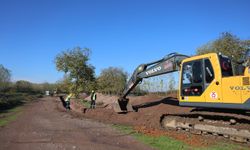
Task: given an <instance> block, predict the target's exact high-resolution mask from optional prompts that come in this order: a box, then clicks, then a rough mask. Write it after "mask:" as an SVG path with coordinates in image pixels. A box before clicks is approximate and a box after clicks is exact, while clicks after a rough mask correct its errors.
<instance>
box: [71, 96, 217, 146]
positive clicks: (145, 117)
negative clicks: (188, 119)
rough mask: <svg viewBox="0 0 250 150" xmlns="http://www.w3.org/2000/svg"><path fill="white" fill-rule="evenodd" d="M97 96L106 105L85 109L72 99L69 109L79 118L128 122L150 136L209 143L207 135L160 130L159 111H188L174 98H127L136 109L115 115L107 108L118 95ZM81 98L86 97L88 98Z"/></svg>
mask: <svg viewBox="0 0 250 150" xmlns="http://www.w3.org/2000/svg"><path fill="white" fill-rule="evenodd" d="M97 97H98V99H97V102H103V106H105V105H106V104H108V107H97V108H96V109H88V108H85V107H84V106H82V105H79V103H76V102H75V101H72V109H73V110H74V111H76V112H78V115H80V116H82V117H86V118H91V119H95V120H99V121H101V122H105V123H112V124H121V125H131V126H134V128H135V130H137V131H138V132H141V133H145V134H149V135H153V136H161V135H167V136H170V137H172V138H175V139H178V140H181V141H184V142H185V143H187V144H191V145H194V146H207V145H208V144H211V143H213V139H212V138H211V139H210V140H208V139H207V137H200V136H196V135H192V134H185V133H184V134H183V133H179V132H176V131H171V130H170V131H166V130H164V129H162V127H161V125H160V119H161V117H162V116H163V114H168V113H187V112H189V111H190V110H191V108H183V107H179V106H178V101H177V100H176V99H173V98H170V97H169V98H163V97H160V96H155V95H149V96H137V97H129V99H130V102H131V103H132V105H133V106H135V107H136V108H137V112H130V113H127V114H117V113H116V112H114V111H113V109H110V108H111V107H110V106H111V105H110V104H112V103H113V102H114V101H115V100H117V98H118V97H116V96H111V97H110V96H106V95H102V94H98V96H97ZM85 99H87V100H90V98H89V97H88V98H85ZM106 106H107V105H106Z"/></svg>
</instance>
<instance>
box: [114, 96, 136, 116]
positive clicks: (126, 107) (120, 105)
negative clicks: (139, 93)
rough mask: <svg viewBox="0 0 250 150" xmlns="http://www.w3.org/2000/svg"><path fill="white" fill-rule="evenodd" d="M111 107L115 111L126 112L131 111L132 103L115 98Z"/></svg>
mask: <svg viewBox="0 0 250 150" xmlns="http://www.w3.org/2000/svg"><path fill="white" fill-rule="evenodd" d="M113 109H114V111H115V112H117V113H126V112H131V111H134V109H133V107H132V105H131V104H130V103H129V100H128V99H127V100H125V101H124V100H120V99H119V100H117V101H116V102H115V103H114V104H113Z"/></svg>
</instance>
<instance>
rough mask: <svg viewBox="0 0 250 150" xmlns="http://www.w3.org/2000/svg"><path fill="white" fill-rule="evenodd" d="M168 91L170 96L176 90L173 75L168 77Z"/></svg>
mask: <svg viewBox="0 0 250 150" xmlns="http://www.w3.org/2000/svg"><path fill="white" fill-rule="evenodd" d="M168 90H169V91H170V94H172V93H173V91H174V90H175V79H174V77H173V74H169V75H168Z"/></svg>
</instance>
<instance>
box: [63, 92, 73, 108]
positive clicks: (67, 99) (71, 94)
mask: <svg viewBox="0 0 250 150" xmlns="http://www.w3.org/2000/svg"><path fill="white" fill-rule="evenodd" d="M72 97H73V93H70V94H69V95H68V96H67V98H66V100H65V102H66V109H68V110H70V99H71V98H72Z"/></svg>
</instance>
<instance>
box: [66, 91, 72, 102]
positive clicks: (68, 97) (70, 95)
mask: <svg viewBox="0 0 250 150" xmlns="http://www.w3.org/2000/svg"><path fill="white" fill-rule="evenodd" d="M72 96H73V94H72V93H71V94H69V95H68V96H67V98H66V100H65V101H66V102H67V101H70V98H71V97H72Z"/></svg>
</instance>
